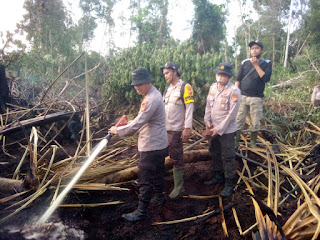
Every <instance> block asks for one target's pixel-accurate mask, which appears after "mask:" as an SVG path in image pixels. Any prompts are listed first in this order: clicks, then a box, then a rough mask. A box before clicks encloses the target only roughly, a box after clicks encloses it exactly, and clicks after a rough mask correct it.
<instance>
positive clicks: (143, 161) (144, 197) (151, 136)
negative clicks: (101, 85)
mask: <svg viewBox="0 0 320 240" xmlns="http://www.w3.org/2000/svg"><path fill="white" fill-rule="evenodd" d="M131 85H133V86H134V88H135V89H136V91H137V93H138V94H139V95H142V96H144V98H143V101H142V103H141V107H140V111H139V114H138V115H137V117H136V118H135V119H134V120H133V121H131V122H130V123H129V124H127V125H125V126H121V127H115V126H113V127H111V128H110V129H109V133H112V134H118V135H119V136H120V137H125V136H130V135H133V134H134V133H136V132H137V131H139V138H138V151H139V153H140V158H139V163H138V168H139V176H138V178H139V179H138V180H139V206H138V208H137V209H136V210H135V211H133V212H131V213H128V214H123V215H122V217H123V218H124V219H125V220H127V221H140V220H143V219H145V218H146V217H147V209H148V206H149V203H150V200H151V197H152V192H153V190H155V192H156V194H157V197H158V200H159V201H161V200H162V201H163V197H164V196H163V190H164V161H165V157H166V156H167V155H168V136H167V131H166V118H165V109H164V103H163V100H162V96H161V93H160V92H159V91H158V90H157V89H156V88H155V87H154V86H153V85H152V83H151V76H150V74H149V72H148V70H147V69H145V68H137V69H136V70H134V71H133V73H132V83H131Z"/></svg>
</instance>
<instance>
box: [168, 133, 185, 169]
mask: <svg viewBox="0 0 320 240" xmlns="http://www.w3.org/2000/svg"><path fill="white" fill-rule="evenodd" d="M167 133H168V142H169V156H170V158H171V160H172V162H173V168H174V169H183V168H184V162H183V143H182V138H181V135H182V132H181V131H168V132H167Z"/></svg>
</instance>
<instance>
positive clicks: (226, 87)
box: [203, 63, 241, 197]
mask: <svg viewBox="0 0 320 240" xmlns="http://www.w3.org/2000/svg"><path fill="white" fill-rule="evenodd" d="M215 72H216V80H217V82H216V83H213V84H212V85H211V87H210V90H209V94H208V97H207V104H206V110H205V116H204V122H205V124H206V130H205V131H204V132H203V136H204V137H207V138H209V151H210V154H211V156H212V161H213V163H212V167H213V177H212V179H211V180H210V181H207V182H205V184H206V185H211V184H222V183H224V189H223V190H222V192H221V194H220V195H221V197H229V196H230V195H231V194H232V192H233V186H234V179H235V177H236V176H235V175H236V161H235V147H234V145H235V142H234V136H235V132H236V131H237V122H236V117H237V113H238V110H239V106H240V101H241V94H240V90H239V88H237V87H236V86H235V85H234V84H233V83H231V81H230V79H231V77H232V75H233V74H232V65H231V64H229V63H220V65H219V66H218V68H217V69H216V70H215Z"/></svg>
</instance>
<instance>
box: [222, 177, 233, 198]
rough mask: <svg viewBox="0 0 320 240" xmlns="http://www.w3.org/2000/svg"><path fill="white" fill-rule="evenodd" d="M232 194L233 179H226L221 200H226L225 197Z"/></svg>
mask: <svg viewBox="0 0 320 240" xmlns="http://www.w3.org/2000/svg"><path fill="white" fill-rule="evenodd" d="M232 193H233V179H231V178H226V182H225V184H224V189H223V190H222V192H221V194H220V196H221V197H223V198H226V197H230V196H231V194H232Z"/></svg>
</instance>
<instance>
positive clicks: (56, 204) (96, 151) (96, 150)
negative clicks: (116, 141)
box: [38, 135, 111, 224]
mask: <svg viewBox="0 0 320 240" xmlns="http://www.w3.org/2000/svg"><path fill="white" fill-rule="evenodd" d="M108 136H109V135H108ZM110 138H111V136H110V137H109V138H108V137H106V138H104V139H103V140H101V141H100V143H99V144H97V146H96V147H95V148H94V149H93V150H92V153H91V155H90V156H89V158H88V159H87V160H85V162H84V164H83V165H82V167H81V168H80V169H79V171H78V172H77V174H76V175H75V176H74V177H73V179H72V180H71V181H70V183H69V184H68V185H67V186H66V188H65V189H64V190H63V191H62V192H61V193H60V195H59V196H58V197H57V198H56V200H55V201H54V202H53V203H52V205H51V206H50V207H49V208H48V210H47V211H46V212H45V213H44V214H43V215H42V217H41V218H40V219H39V221H38V224H43V223H45V222H46V221H47V220H48V219H49V217H50V216H51V214H52V213H53V212H54V211H55V210H56V208H58V207H59V205H60V203H61V202H62V201H63V199H64V198H65V196H66V195H67V193H68V192H69V191H70V190H71V189H72V187H73V186H74V185H75V184H76V182H77V181H78V180H79V178H80V177H81V175H82V174H83V173H84V171H85V170H86V169H87V168H88V166H89V165H90V164H91V162H92V161H93V160H94V159H95V158H96V157H97V155H98V154H99V153H100V152H101V151H102V149H103V148H104V147H105V146H106V145H107V144H108V140H110Z"/></svg>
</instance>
